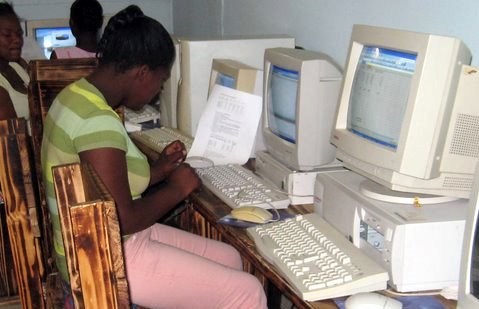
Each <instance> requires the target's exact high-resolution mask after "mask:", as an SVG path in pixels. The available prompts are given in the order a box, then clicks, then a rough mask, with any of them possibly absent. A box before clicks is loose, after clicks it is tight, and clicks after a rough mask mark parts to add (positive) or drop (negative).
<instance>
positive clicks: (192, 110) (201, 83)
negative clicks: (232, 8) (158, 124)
mask: <svg viewBox="0 0 479 309" xmlns="http://www.w3.org/2000/svg"><path fill="white" fill-rule="evenodd" d="M177 39H178V41H179V42H180V55H181V59H180V67H181V79H180V83H179V88H178V103H177V104H178V109H177V111H178V115H177V121H178V129H179V130H180V131H182V132H184V133H186V134H188V135H190V136H194V135H195V133H196V129H197V127H198V121H199V118H200V116H201V113H202V112H203V109H204V107H205V105H206V101H207V97H208V89H209V81H210V73H211V65H212V62H213V59H215V58H226V59H233V60H236V61H240V62H242V63H244V64H246V65H249V66H251V67H254V68H257V69H262V67H263V56H264V51H265V49H266V48H271V47H291V48H292V47H294V45H295V40H294V38H292V37H289V36H285V35H270V36H261V35H257V36H224V37H217V38H181V37H178V38H177Z"/></svg>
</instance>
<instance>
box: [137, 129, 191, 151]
mask: <svg viewBox="0 0 479 309" xmlns="http://www.w3.org/2000/svg"><path fill="white" fill-rule="evenodd" d="M130 135H131V136H132V138H133V139H136V140H138V141H140V142H141V143H143V144H145V145H146V146H148V147H150V148H151V149H153V150H155V151H157V152H162V151H163V149H164V148H165V147H166V146H167V145H169V144H170V143H171V142H173V141H175V140H180V141H181V142H183V144H185V147H186V150H187V151H190V149H191V145H192V144H193V138H191V137H189V136H187V135H185V134H183V133H181V132H180V131H178V130H176V129H172V128H168V127H161V128H153V129H148V130H143V131H136V132H132V133H130Z"/></svg>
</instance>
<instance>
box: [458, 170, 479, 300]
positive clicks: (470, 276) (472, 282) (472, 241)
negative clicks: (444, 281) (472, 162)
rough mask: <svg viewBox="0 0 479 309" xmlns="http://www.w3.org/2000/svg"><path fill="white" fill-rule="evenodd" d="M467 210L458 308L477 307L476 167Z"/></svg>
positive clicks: (478, 231) (478, 211)
mask: <svg viewBox="0 0 479 309" xmlns="http://www.w3.org/2000/svg"><path fill="white" fill-rule="evenodd" d="M468 210H469V213H468V216H467V219H466V227H465V230H464V242H463V245H462V259H461V272H460V274H459V289H458V300H457V308H458V309H473V308H479V221H478V215H479V169H476V174H475V183H474V187H473V191H472V193H471V198H470V200H469V208H468Z"/></svg>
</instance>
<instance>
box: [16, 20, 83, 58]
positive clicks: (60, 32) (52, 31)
mask: <svg viewBox="0 0 479 309" xmlns="http://www.w3.org/2000/svg"><path fill="white" fill-rule="evenodd" d="M26 32H27V33H26V35H27V37H30V38H33V39H34V40H35V41H37V43H38V45H39V47H40V49H42V51H43V54H44V56H45V58H47V59H50V54H51V53H52V51H53V50H54V49H55V48H57V47H65V46H75V45H76V39H75V37H74V36H73V34H72V32H71V29H70V23H69V19H65V18H63V19H60V18H59V19H42V20H27V21H26Z"/></svg>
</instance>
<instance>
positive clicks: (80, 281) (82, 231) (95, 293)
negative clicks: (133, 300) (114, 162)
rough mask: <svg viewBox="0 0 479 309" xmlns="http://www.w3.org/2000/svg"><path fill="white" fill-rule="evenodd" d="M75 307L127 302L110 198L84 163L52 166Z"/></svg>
mask: <svg viewBox="0 0 479 309" xmlns="http://www.w3.org/2000/svg"><path fill="white" fill-rule="evenodd" d="M53 177H54V185H55V191H56V194H57V203H58V210H59V215H60V222H61V226H62V235H63V239H64V245H65V254H66V257H67V264H68V269H69V275H70V283H71V288H72V294H73V299H74V302H75V306H76V308H128V307H129V304H130V301H129V294H128V283H127V280H126V273H125V268H124V262H123V251H122V246H121V236H120V229H119V222H118V217H117V213H116V207H115V203H114V201H113V198H112V197H111V195H110V194H109V193H108V191H107V189H106V187H105V186H104V185H103V183H102V182H101V180H100V179H99V177H98V176H97V175H96V173H95V171H94V170H93V169H92V168H91V167H90V166H89V165H86V164H78V163H75V164H69V165H63V166H57V167H54V168H53Z"/></svg>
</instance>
